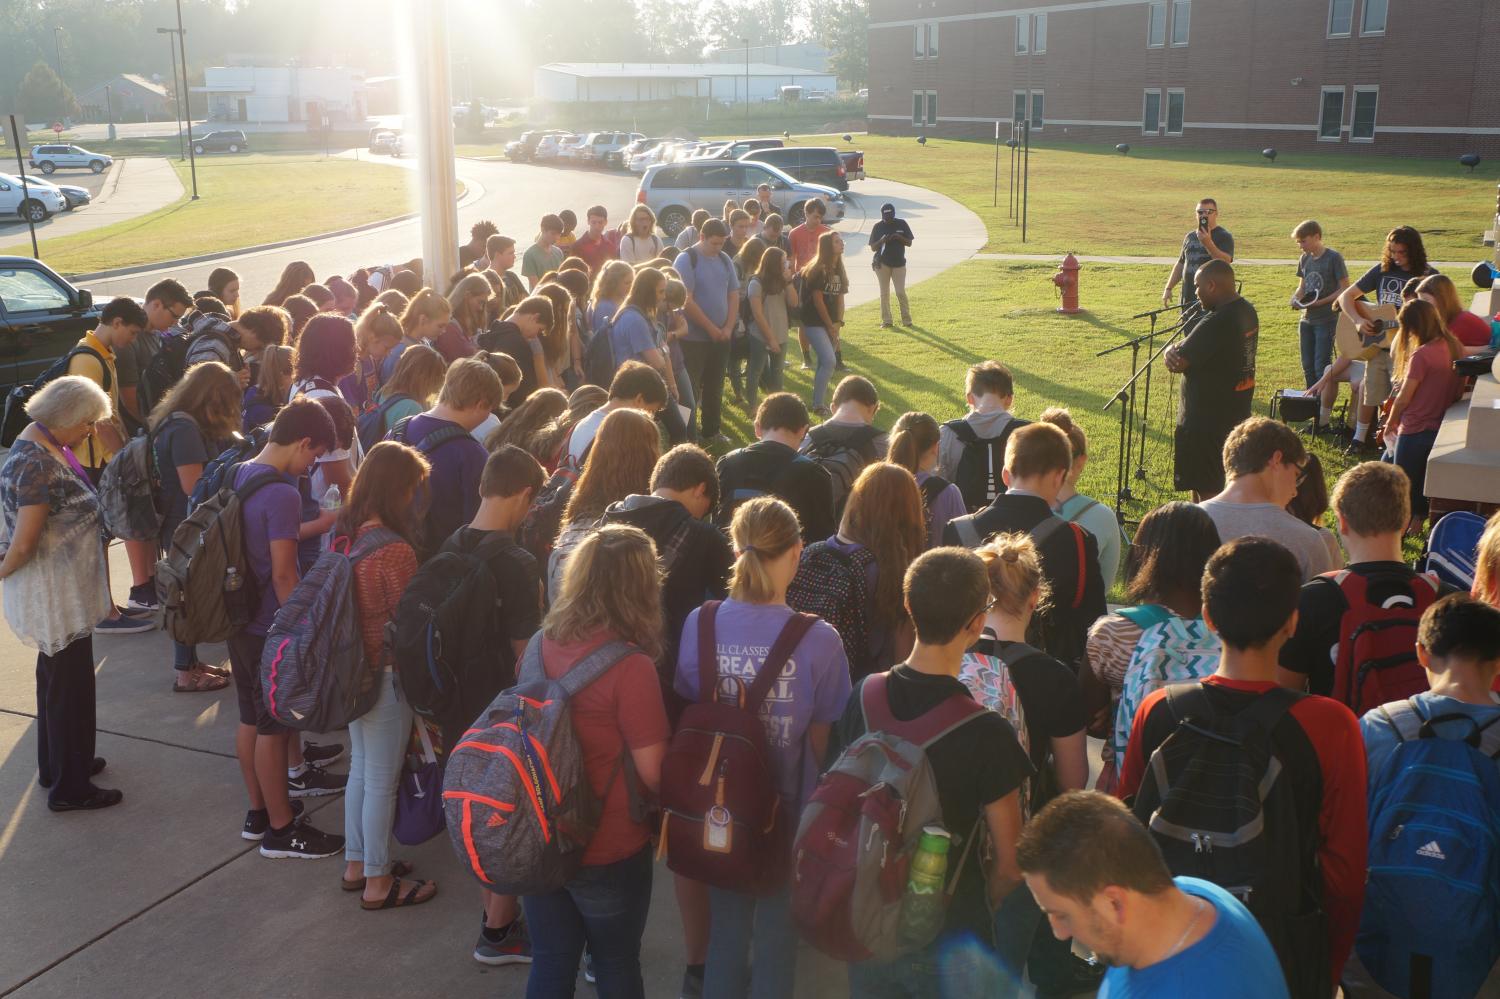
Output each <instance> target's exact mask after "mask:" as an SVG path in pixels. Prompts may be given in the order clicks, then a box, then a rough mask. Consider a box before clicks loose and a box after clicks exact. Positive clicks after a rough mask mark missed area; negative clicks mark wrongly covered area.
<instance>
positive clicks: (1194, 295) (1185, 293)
mask: <svg viewBox="0 0 1500 999" xmlns="http://www.w3.org/2000/svg"><path fill="white" fill-rule="evenodd" d="M1194 211H1195V215H1196V217H1197V221H1198V225H1197V227H1196V228H1195V229H1193V230H1192V231H1191V232H1189V233H1188V234H1187V235H1186V236H1183V237H1182V253H1181V254H1179V255H1178V257H1177V263H1175V264H1173V265H1172V275H1171V277H1169V278H1167V286H1166V287H1165V288H1163V289H1162V291H1161V304H1162V307H1163V308H1165V307H1167V306H1170V305H1171V304H1172V289H1173V288H1176V287H1177V282H1179V281H1181V282H1182V304H1183V305H1184V306H1188V305H1191V304H1193V303H1194V302H1196V301H1197V300H1198V292H1197V288H1196V286H1195V285H1194V283H1193V276H1194V275H1195V274H1197V273H1198V268H1200V267H1202V266H1203V265H1204V264H1206V263H1208V262H1209V261H1210V260H1222V261H1224V263H1226V264H1232V263H1234V237H1233V236H1231V235H1230V234H1229V230H1228V229H1225V228H1224V227H1223V226H1221V225H1219V203H1218V202H1217V201H1215V200H1214V199H1213V198H1204V199H1203V200H1202V201H1200V202H1198V204H1197V206H1196V208H1195V209H1194Z"/></svg>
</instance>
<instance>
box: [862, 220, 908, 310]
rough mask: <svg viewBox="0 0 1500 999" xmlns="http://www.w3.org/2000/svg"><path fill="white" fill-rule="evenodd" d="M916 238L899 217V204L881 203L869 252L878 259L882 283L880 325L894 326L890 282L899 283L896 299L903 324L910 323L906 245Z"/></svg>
mask: <svg viewBox="0 0 1500 999" xmlns="http://www.w3.org/2000/svg"><path fill="white" fill-rule="evenodd" d="M914 238H915V237H914V236H912V234H911V226H909V225H907V224H906V220H905V219H898V218H896V206H895V205H893V204H891V203H890V202H886V203H885V204H883V205H881V206H880V221H879V222H876V223H875V225H874V226H873V227H871V229H870V252H871V253H872V254H873V255H874V258H875V263H874V266H875V277H876V279H877V280H878V281H879V282H880V327H881V329H888V328H890V326H891V282H892V281H894V282H895V283H896V301H897V302H898V303H900V305H901V325H902V326H910V325H911V306H910V305H908V304H907V301H906V248H907V247H908V246H910V245H911V241H912V240H913V239H914Z"/></svg>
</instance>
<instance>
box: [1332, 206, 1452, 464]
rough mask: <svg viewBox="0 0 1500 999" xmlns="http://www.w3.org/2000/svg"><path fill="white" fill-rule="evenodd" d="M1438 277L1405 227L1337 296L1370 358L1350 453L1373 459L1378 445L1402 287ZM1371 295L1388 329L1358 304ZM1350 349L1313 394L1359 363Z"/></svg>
mask: <svg viewBox="0 0 1500 999" xmlns="http://www.w3.org/2000/svg"><path fill="white" fill-rule="evenodd" d="M1436 273H1437V271H1435V270H1433V269H1432V267H1431V266H1429V265H1428V263H1427V250H1426V248H1425V247H1423V245H1422V234H1421V233H1419V232H1417V230H1416V229H1413V228H1412V227H1411V226H1409V225H1402V226H1397V227H1396V228H1394V229H1392V230H1391V231H1390V233H1389V234H1388V235H1387V236H1386V237H1385V251H1384V252H1383V253H1382V254H1381V257H1380V263H1378V264H1376V265H1375V266H1374V267H1371V268H1370V269H1369V270H1368V271H1366V272H1365V273H1364V275H1363V276H1362V277H1361V278H1360V279H1359V280H1358V281H1356V282H1354V284H1352V285H1350V286H1349V287H1348V288H1345V289H1344V291H1343V293H1342V294H1340V295H1339V301H1338V306H1339V309H1340V310H1341V311H1342V312H1343V313H1344V315H1345V316H1346V317H1347V318H1348V319H1350V320H1352V321H1353V322H1354V323H1355V324H1356V326H1357V328H1358V331H1359V335H1360V337H1361V341H1362V343H1363V344H1364V346H1365V350H1364V351H1363V352H1364V353H1367V354H1369V355H1370V356H1369V357H1368V358H1367V359H1366V363H1365V377H1364V381H1363V383H1362V385H1361V390H1360V400H1359V404H1360V405H1359V416H1358V418H1357V420H1356V422H1355V425H1354V440H1353V441H1352V442H1351V444H1350V451H1351V452H1365V453H1366V456H1367V457H1374V452H1375V450H1376V447H1375V444H1374V441H1373V440H1372V434H1371V426H1372V424H1374V422H1375V413H1376V410H1378V409H1379V408H1380V406H1381V404H1382V403H1384V402H1385V401H1386V399H1388V398H1389V397H1390V394H1391V336H1392V334H1393V333H1394V332H1395V328H1396V326H1395V321H1394V311H1395V309H1398V308H1400V307H1401V289H1402V288H1403V287H1405V285H1406V282H1407V281H1410V280H1411V279H1412V278H1414V277H1425V276H1427V275H1428V274H1436ZM1370 293H1373V294H1374V295H1375V303H1374V304H1375V305H1376V306H1381V307H1389V308H1388V311H1387V315H1388V316H1390V317H1391V319H1390V321H1389V324H1388V325H1387V321H1386V320H1384V319H1380V318H1378V317H1377V316H1376V315H1375V314H1374V311H1373V310H1372V309H1371V307H1370V304H1369V303H1367V302H1364V301H1362V299H1363V297H1364V296H1365V295H1366V294H1370ZM1348 347H1349V345H1348V344H1347V343H1346V342H1343V341H1341V342H1340V344H1339V359H1338V360H1337V361H1335V362H1334V363H1333V366H1332V367H1330V368H1329V369H1328V372H1327V373H1326V374H1324V375H1323V377H1322V378H1321V379H1319V380H1318V382H1317V384H1316V385H1314V386H1313V389H1314V390H1315V391H1317V392H1319V393H1322V392H1323V390H1324V389H1326V388H1327V387H1328V386H1329V385H1337V384H1338V381H1339V376H1340V375H1342V374H1343V373H1344V372H1345V371H1346V370H1347V369H1348V368H1349V365H1350V364H1351V363H1352V362H1353V361H1356V360H1359V359H1360V358H1359V357H1358V356H1356V352H1355V351H1351V350H1349V349H1348ZM1371 348H1374V349H1373V350H1371Z"/></svg>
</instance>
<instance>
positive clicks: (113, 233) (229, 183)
mask: <svg viewBox="0 0 1500 999" xmlns="http://www.w3.org/2000/svg"><path fill="white" fill-rule="evenodd" d="M172 165H173V167H175V168H176V170H177V173H178V175H179V176H180V177H181V179H182V183H183V188H184V193H183V197H182V199H181V200H179V201H177V202H176V203H174V204H171V205H168V206H167V207H165V208H162V209H159V210H157V211H154V212H150V213H148V214H146V215H142V216H140V217H138V218H134V219H128V220H125V221H122V222H116V223H113V224H111V225H107V226H104V227H103V228H100V229H94V230H91V231H89V232H83V233H77V234H75V235H71V236H59V237H56V238H54V239H48V238H46V236H45V232H44V233H43V234H42V236H41V249H42V256H43V259H45V260H46V261H47V262H48V264H50V265H51V266H52V267H53V268H55V269H57V270H58V271H61V272H62V273H65V274H87V273H92V272H95V271H101V270H109V269H113V268H118V267H130V266H133V265H136V264H145V263H151V262H154V261H158V260H162V259H166V258H173V259H175V258H179V257H191V256H197V255H199V254H204V253H213V252H217V251H220V250H227V249H233V248H235V247H241V246H254V245H257V244H260V243H273V242H279V241H281V240H285V239H296V238H298V237H302V236H315V235H318V234H320V233H325V232H331V231H333V230H336V229H346V228H349V227H350V226H356V225H360V224H361V223H365V222H373V221H377V220H380V219H385V218H390V217H392V216H395V215H402V214H405V213H406V212H408V211H410V210H411V205H412V197H411V187H410V185H411V184H413V183H414V175H413V174H412V173H411V171H408V170H403V169H401V168H399V167H393V166H388V165H385V164H381V163H369V162H364V161H355V160H347V159H323V158H322V157H311V156H306V155H295V154H274V153H255V154H251V155H246V156H227V155H224V156H212V157H204V158H203V159H200V160H199V161H198V192H199V195H200V199H199V200H198V201H192V200H191V196H190V192H191V189H192V188H191V181H190V178H189V175H188V164H186V163H178V162H176V161H175V160H174V161H173V163H172ZM22 235H23V236H24V234H22ZM29 252H30V245H29V243H28V244H26V245H24V246H23V245H22V244H21V243H19V242H18V243H16V244H14V245H12V246H10V247H3V248H0V255H3V254H12V253H19V254H21V255H29Z"/></svg>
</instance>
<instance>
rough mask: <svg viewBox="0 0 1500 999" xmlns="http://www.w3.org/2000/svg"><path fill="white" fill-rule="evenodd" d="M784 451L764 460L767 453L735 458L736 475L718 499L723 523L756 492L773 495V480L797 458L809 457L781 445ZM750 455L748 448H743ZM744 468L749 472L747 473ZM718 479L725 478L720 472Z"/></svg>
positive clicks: (774, 491)
mask: <svg viewBox="0 0 1500 999" xmlns="http://www.w3.org/2000/svg"><path fill="white" fill-rule="evenodd" d="M783 450H784V451H785V453H784V454H777V455H776V456H775V460H774V461H770V460H764V459H765V457H766V456H764V455H761V454H758V453H757V454H756V455H755V458H756V459H757V460H754V461H750V462H747V461H743V460H741V461H737V462H736V463H735V466H734V468H735V475H734V476H733V477H732V479H731V481H732V483H733V488H728V489H726V490H725V493H724V496H723V497H722V498H721V501H720V509H719V518H720V522H722V523H723V524H726V525H727V524H728V523H729V522H730V521H731V520H732V519H733V518H734V511H735V510H737V509H739V507H740V505H741V504H742V503H745V502H747V501H749V500H753V499H755V498H756V497H758V496H773V495H775V493H776V483H777V482H778V481H780V479H781V476H782V475H783V474H784V473H785V472H786V471H787V470H788V469H789V468H791V467H792V466H793V465H794V464H796V463H797V462H798V461H799V460H811V459H808V458H807V457H806V456H805V455H802V454H800V453H798V452H797V451H795V450H792V449H790V448H786V449H783ZM746 456H749V452H746ZM747 469H748V470H749V474H746V471H747ZM719 478H720V480H721V482H722V480H723V478H724V476H723V474H722V473H721V474H720V476H719Z"/></svg>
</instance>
